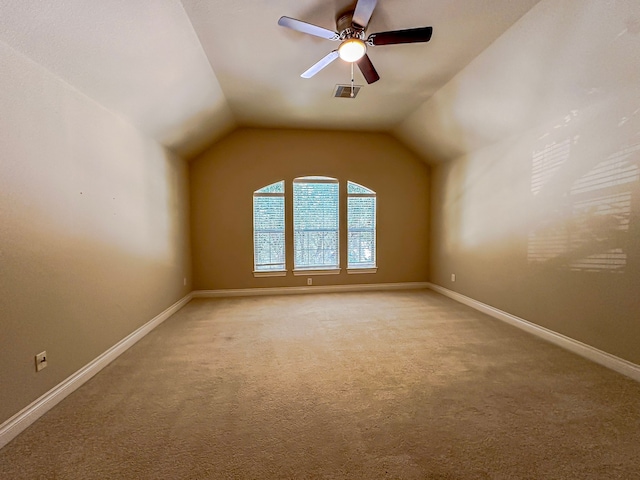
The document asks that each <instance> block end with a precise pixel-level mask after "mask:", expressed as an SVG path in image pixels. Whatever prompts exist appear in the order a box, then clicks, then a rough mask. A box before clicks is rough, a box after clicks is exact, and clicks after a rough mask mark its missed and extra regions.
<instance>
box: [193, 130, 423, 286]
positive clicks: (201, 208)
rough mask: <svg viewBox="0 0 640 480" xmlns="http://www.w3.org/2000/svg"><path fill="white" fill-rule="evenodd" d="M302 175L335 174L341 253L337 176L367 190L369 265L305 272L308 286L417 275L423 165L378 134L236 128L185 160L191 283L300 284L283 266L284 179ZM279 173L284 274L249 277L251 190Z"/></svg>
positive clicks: (343, 205)
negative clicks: (371, 226)
mask: <svg viewBox="0 0 640 480" xmlns="http://www.w3.org/2000/svg"><path fill="white" fill-rule="evenodd" d="M306 175H324V176H329V177H335V178H338V179H339V180H340V181H341V248H340V250H341V252H342V262H341V263H342V267H344V266H345V265H344V263H345V262H344V258H345V254H344V252H345V251H346V248H345V246H346V244H345V238H346V237H345V235H344V232H345V209H346V203H345V197H344V194H345V185H346V181H347V180H351V181H354V182H357V183H360V184H362V185H365V186H367V187H369V188H371V189H372V190H374V191H375V192H376V193H377V205H378V207H377V208H378V211H377V215H378V217H377V221H378V230H377V231H378V237H377V245H378V272H377V273H376V274H364V275H347V273H346V271H345V268H343V269H342V272H341V273H340V275H326V276H316V277H313V282H314V285H327V284H331V285H338V284H354V283H386V282H417V281H426V280H427V277H428V248H427V247H428V238H427V237H428V228H427V225H428V196H429V194H428V192H429V188H428V181H429V172H428V167H427V166H426V165H425V164H424V163H422V162H421V161H419V160H418V159H417V158H416V157H414V156H413V155H412V154H411V153H410V152H409V151H408V150H407V149H406V148H405V147H403V146H402V145H401V144H400V143H399V142H398V141H396V140H395V139H394V138H392V137H391V136H389V135H386V134H373V133H346V132H320V131H297V130H275V129H274V130H269V129H264V130H258V129H240V130H236V131H235V132H234V133H232V134H231V135H229V136H228V137H226V138H225V139H223V140H222V141H221V142H219V143H218V144H216V145H215V146H214V147H213V148H211V149H210V150H209V151H208V152H206V153H205V154H203V155H201V156H200V157H198V158H197V159H196V160H194V161H192V162H191V164H190V179H191V207H192V209H191V213H192V216H191V226H192V231H191V235H192V250H193V271H194V288H195V289H227V288H251V287H280V286H301V285H306V277H294V276H293V275H292V273H291V268H292V263H293V262H292V236H293V234H292V229H291V224H290V220H291V218H292V202H291V188H292V187H291V182H292V180H293V179H294V178H296V177H299V176H306ZM278 180H285V193H286V215H287V219H288V220H287V221H288V225H287V262H288V269H289V272H288V275H287V276H286V277H270V278H254V277H253V273H252V272H253V237H252V235H253V223H252V221H253V220H252V219H253V211H252V206H253V196H252V195H253V192H254V191H255V190H257V189H259V188H261V187H263V186H265V185H268V184H270V183H273V182H276V181H278Z"/></svg>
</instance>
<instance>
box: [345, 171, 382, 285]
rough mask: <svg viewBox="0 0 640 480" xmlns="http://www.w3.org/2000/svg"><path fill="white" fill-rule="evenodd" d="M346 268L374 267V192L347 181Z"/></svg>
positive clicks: (362, 268)
mask: <svg viewBox="0 0 640 480" xmlns="http://www.w3.org/2000/svg"><path fill="white" fill-rule="evenodd" d="M347 249H348V255H347V269H349V270H350V273H360V272H359V271H358V270H360V271H361V272H364V271H371V270H372V269H375V268H376V192H374V191H373V190H370V189H368V188H366V187H363V186H362V185H359V184H357V183H354V182H347Z"/></svg>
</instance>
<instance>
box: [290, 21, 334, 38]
mask: <svg viewBox="0 0 640 480" xmlns="http://www.w3.org/2000/svg"><path fill="white" fill-rule="evenodd" d="M278 25H280V26H281V27H287V28H290V29H292V30H296V31H298V32H302V33H308V34H309V35H315V36H316V37H320V38H326V39H327V40H338V39H339V38H340V35H339V34H338V33H336V32H334V31H333V30H329V29H327V28H323V27H319V26H317V25H313V24H311V23H307V22H303V21H302V20H296V19H295V18H291V17H280V20H278Z"/></svg>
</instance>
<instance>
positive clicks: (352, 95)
mask: <svg viewBox="0 0 640 480" xmlns="http://www.w3.org/2000/svg"><path fill="white" fill-rule="evenodd" d="M353 97H354V94H353V62H351V98H353Z"/></svg>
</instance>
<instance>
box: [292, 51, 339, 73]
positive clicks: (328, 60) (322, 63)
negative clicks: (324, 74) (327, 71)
mask: <svg viewBox="0 0 640 480" xmlns="http://www.w3.org/2000/svg"><path fill="white" fill-rule="evenodd" d="M339 56H340V54H339V53H338V51H337V50H334V51H333V52H330V53H329V54H327V55H325V56H324V57H323V58H322V60H320V61H319V62H318V63H316V64H315V65H313V66H312V67H311V68H310V69H309V70H307V71H306V72H304V73H303V74H302V75H300V76H301V77H302V78H311V77H313V76H314V75H315V74H316V73H318V72H319V71H320V70H322V69H323V68H324V67H326V66H327V65H329V64H330V63H331V62H333V61H334V60H335V59H336V58H338V57H339Z"/></svg>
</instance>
